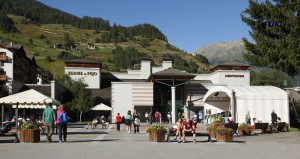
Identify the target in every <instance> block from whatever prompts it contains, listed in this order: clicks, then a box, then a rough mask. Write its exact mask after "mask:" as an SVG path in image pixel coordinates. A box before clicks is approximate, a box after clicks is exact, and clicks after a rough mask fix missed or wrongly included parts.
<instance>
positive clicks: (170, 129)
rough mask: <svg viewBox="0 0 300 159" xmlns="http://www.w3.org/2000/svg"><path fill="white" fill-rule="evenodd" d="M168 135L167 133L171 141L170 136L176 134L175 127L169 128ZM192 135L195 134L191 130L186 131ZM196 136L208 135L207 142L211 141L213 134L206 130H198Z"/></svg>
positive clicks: (187, 134) (168, 139) (188, 134)
mask: <svg viewBox="0 0 300 159" xmlns="http://www.w3.org/2000/svg"><path fill="white" fill-rule="evenodd" d="M166 135H167V139H166V141H167V142H169V141H170V137H171V136H175V135H176V131H175V130H174V128H169V129H168V131H167V134H166ZM192 135H193V134H192V133H191V132H186V136H192ZM196 136H206V137H208V139H207V142H211V136H210V134H209V133H206V132H196Z"/></svg>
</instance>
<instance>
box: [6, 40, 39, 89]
mask: <svg viewBox="0 0 300 159" xmlns="http://www.w3.org/2000/svg"><path fill="white" fill-rule="evenodd" d="M0 66H1V69H0V80H2V81H3V80H4V81H5V82H6V83H7V85H9V86H10V87H11V88H12V87H13V86H12V85H14V83H15V82H18V83H23V84H24V83H26V84H30V83H36V81H37V78H36V77H37V75H38V66H37V64H36V62H35V58H34V56H26V52H25V50H24V48H23V46H22V45H18V44H13V43H10V45H4V44H0Z"/></svg>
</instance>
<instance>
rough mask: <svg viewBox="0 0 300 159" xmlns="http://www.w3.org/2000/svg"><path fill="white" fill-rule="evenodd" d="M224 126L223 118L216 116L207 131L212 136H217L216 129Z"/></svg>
mask: <svg viewBox="0 0 300 159" xmlns="http://www.w3.org/2000/svg"><path fill="white" fill-rule="evenodd" d="M218 127H222V119H220V118H215V119H214V121H213V123H212V124H211V126H209V127H207V131H208V132H209V135H210V137H211V138H216V129H217V128H218Z"/></svg>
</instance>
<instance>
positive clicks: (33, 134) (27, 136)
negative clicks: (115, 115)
mask: <svg viewBox="0 0 300 159" xmlns="http://www.w3.org/2000/svg"><path fill="white" fill-rule="evenodd" d="M19 140H20V142H40V130H39V129H28V130H20V131H19Z"/></svg>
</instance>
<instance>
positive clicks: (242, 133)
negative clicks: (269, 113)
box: [238, 128, 251, 136]
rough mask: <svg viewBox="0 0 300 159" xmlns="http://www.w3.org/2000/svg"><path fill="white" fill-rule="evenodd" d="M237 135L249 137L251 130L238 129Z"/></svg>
mask: <svg viewBox="0 0 300 159" xmlns="http://www.w3.org/2000/svg"><path fill="white" fill-rule="evenodd" d="M238 134H239V136H245V135H250V134H251V130H250V129H249V128H238Z"/></svg>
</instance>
